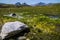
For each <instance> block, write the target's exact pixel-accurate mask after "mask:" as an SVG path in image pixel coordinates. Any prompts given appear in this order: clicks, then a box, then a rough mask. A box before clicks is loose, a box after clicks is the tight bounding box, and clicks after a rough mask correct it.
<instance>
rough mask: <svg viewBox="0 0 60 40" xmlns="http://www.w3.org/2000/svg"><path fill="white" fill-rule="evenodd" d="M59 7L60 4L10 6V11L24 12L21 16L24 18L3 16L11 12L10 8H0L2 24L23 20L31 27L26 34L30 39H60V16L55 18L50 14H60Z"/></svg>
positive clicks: (0, 21)
mask: <svg viewBox="0 0 60 40" xmlns="http://www.w3.org/2000/svg"><path fill="white" fill-rule="evenodd" d="M59 7H60V6H41V7H21V8H10V12H14V13H17V14H19V15H21V14H22V15H21V16H23V17H24V18H22V19H18V18H12V17H6V16H3V15H4V14H9V8H0V13H1V15H0V24H4V23H6V22H11V21H21V22H24V23H25V24H27V25H28V26H29V27H30V33H28V35H27V36H26V37H27V38H29V39H30V40H60V18H58V19H53V18H50V17H49V16H50V15H53V16H60V8H59ZM27 15H29V16H27ZM47 15H48V16H47ZM1 19H2V20H1Z"/></svg>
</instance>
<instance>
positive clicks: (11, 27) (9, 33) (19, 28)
mask: <svg viewBox="0 0 60 40" xmlns="http://www.w3.org/2000/svg"><path fill="white" fill-rule="evenodd" d="M28 32H29V28H28V26H27V25H26V24H24V23H22V22H19V21H15V22H7V23H5V24H4V25H3V27H2V30H1V34H0V36H1V37H2V39H5V40H6V39H9V38H16V37H19V36H23V35H24V34H25V33H28Z"/></svg>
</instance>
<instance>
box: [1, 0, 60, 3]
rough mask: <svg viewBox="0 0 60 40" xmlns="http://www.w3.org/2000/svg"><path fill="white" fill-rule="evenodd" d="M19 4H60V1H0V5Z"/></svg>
mask: <svg viewBox="0 0 60 40" xmlns="http://www.w3.org/2000/svg"><path fill="white" fill-rule="evenodd" d="M17 2H20V3H27V4H36V3H39V2H44V3H60V0H0V3H6V4H15V3H17Z"/></svg>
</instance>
